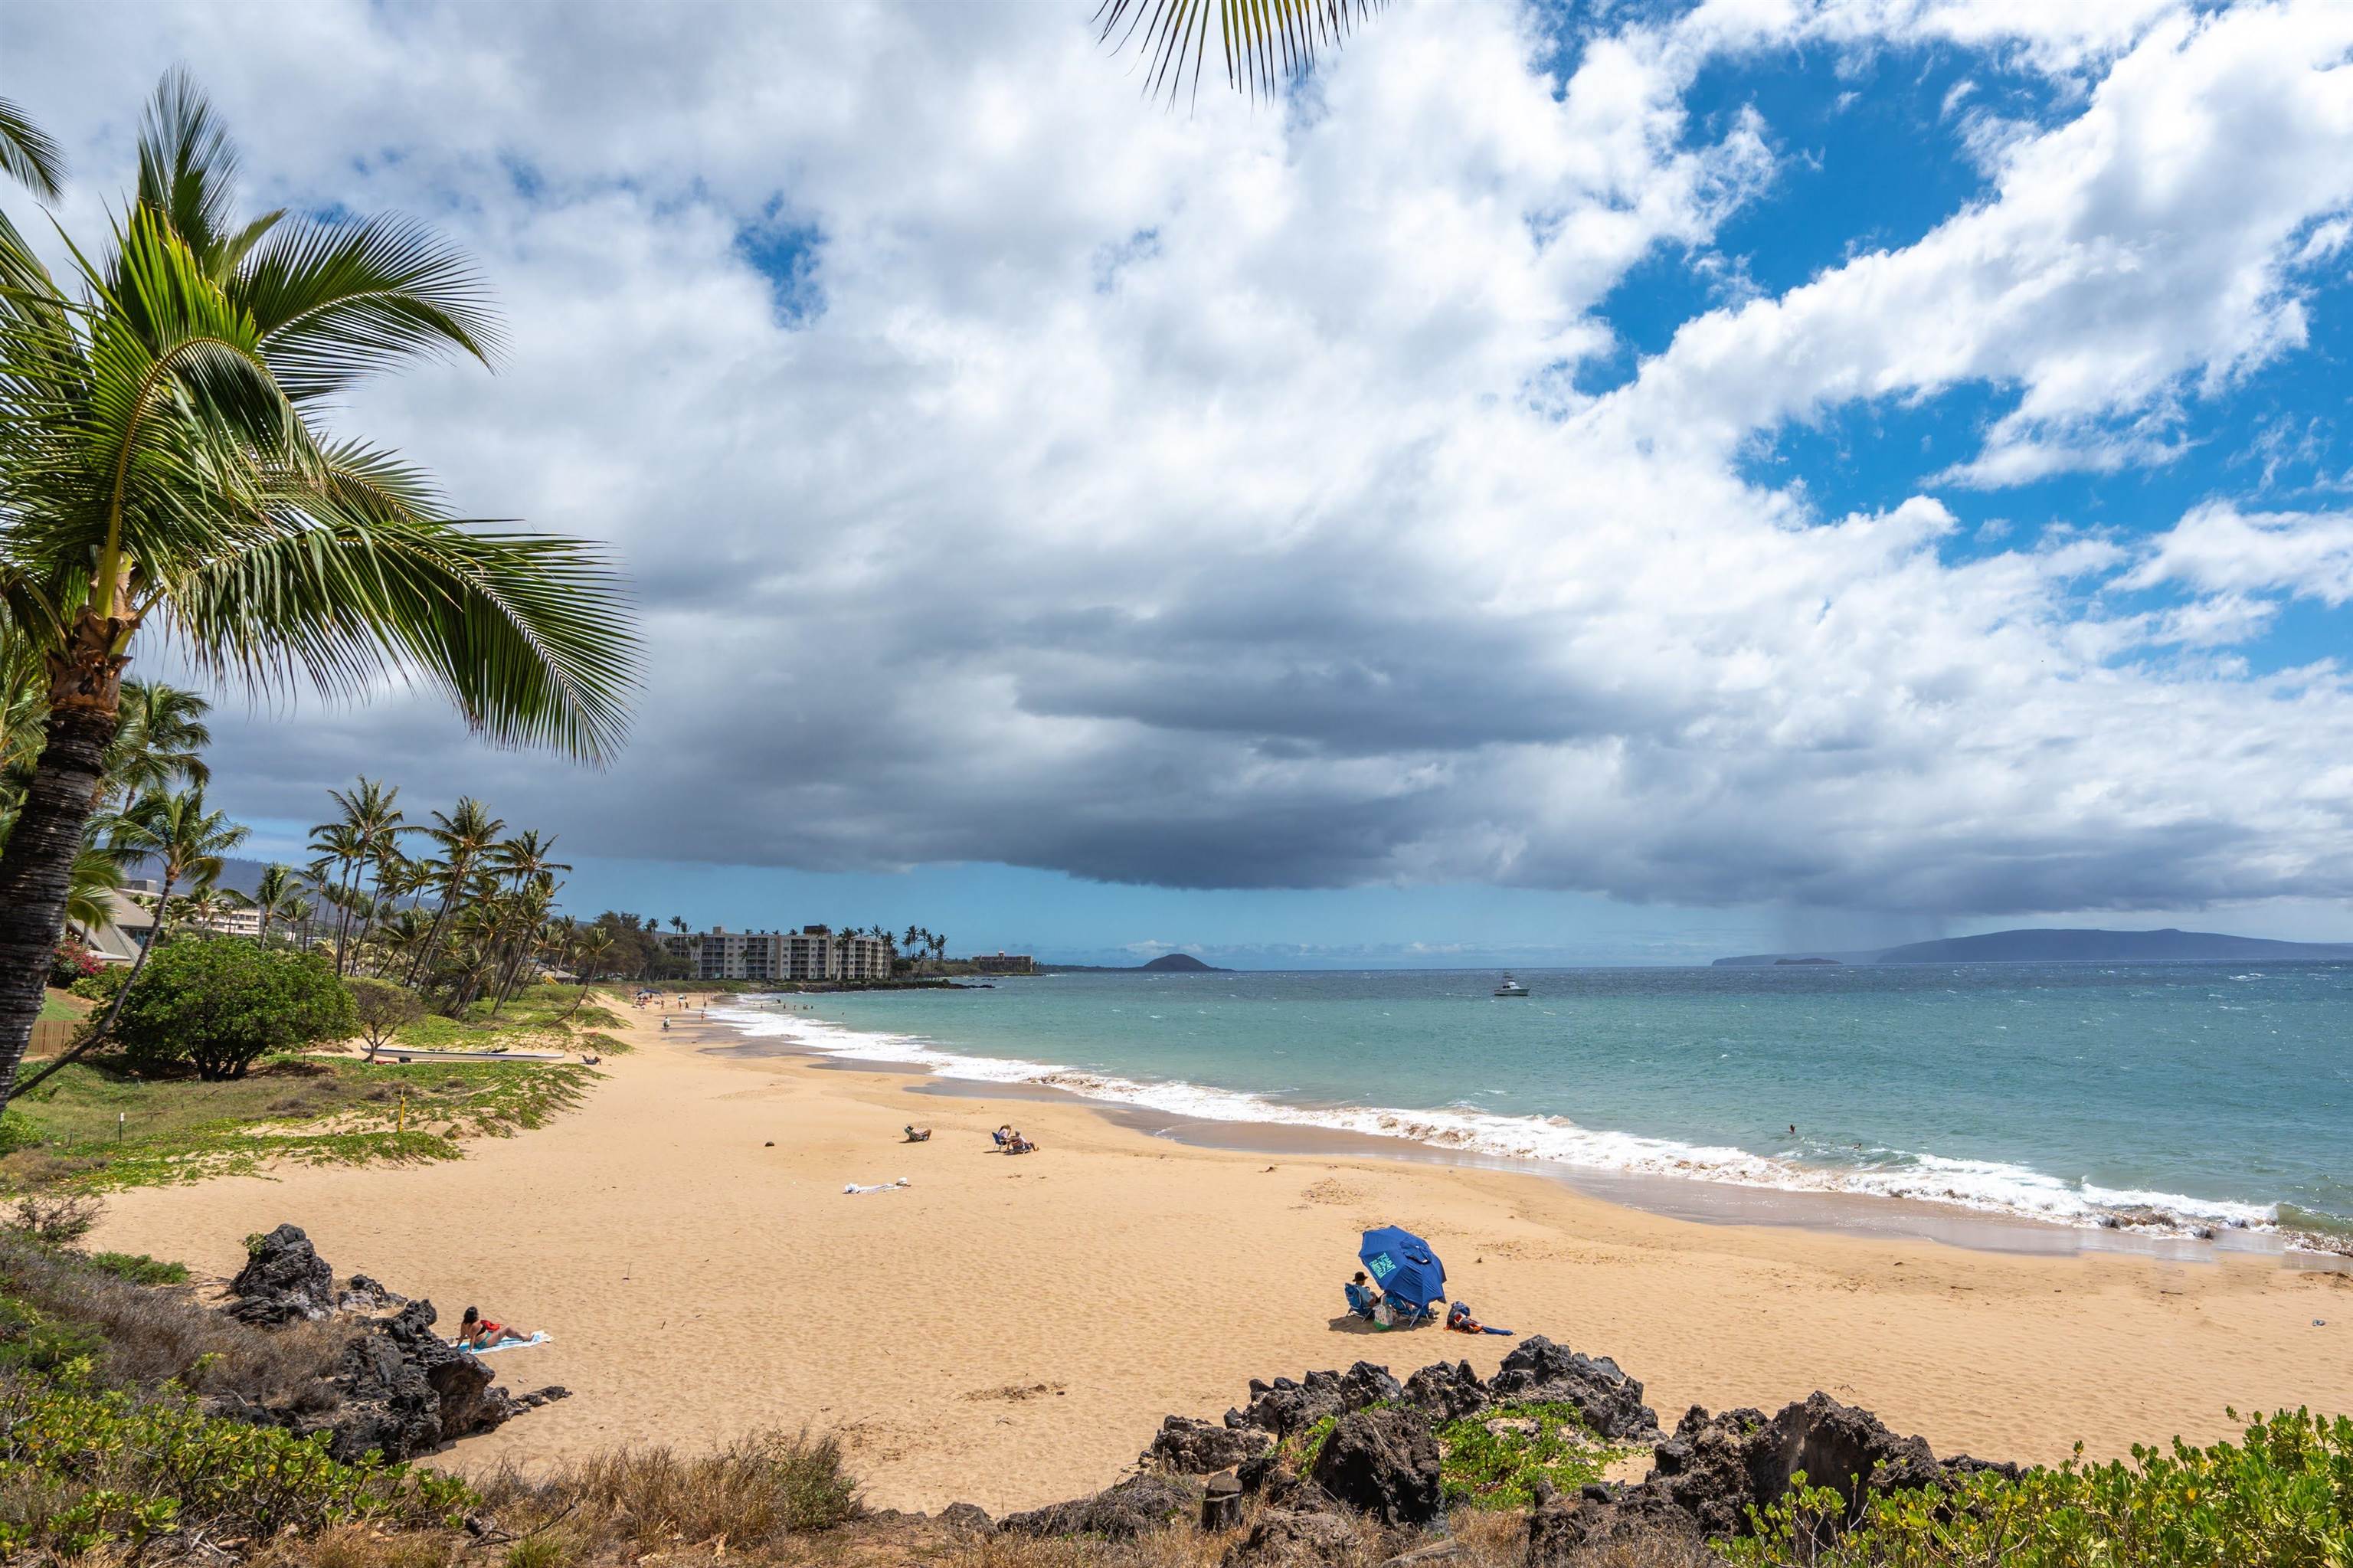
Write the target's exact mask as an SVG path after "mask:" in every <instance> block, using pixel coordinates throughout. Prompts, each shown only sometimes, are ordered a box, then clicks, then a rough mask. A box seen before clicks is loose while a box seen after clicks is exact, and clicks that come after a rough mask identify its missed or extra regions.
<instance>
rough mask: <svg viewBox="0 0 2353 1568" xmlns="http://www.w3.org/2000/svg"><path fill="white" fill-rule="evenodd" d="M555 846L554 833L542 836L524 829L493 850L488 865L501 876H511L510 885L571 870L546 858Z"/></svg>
mask: <svg viewBox="0 0 2353 1568" xmlns="http://www.w3.org/2000/svg"><path fill="white" fill-rule="evenodd" d="M554 847H555V840H554V837H553V836H550V837H548V838H546V839H542V838H541V837H540V836H539V832H538V830H536V829H530V830H526V831H525V832H520V833H517V834H516V835H515V836H514V837H512V838H511V839H508V840H506V841H505V842H502V843H501V844H500V845H499V846H498V847H497V848H496V849H494V850H492V851H491V855H490V864H491V867H492V868H493V869H495V870H496V871H497V872H498V874H500V875H501V876H503V877H507V878H509V879H510V881H509V883H508V885H509V886H510V887H516V888H519V887H521V886H522V885H523V883H524V882H525V881H526V880H528V879H529V878H531V877H534V876H543V875H545V874H549V873H551V872H558V871H570V870H571V869H572V868H571V867H570V866H568V865H565V864H564V863H562V862H561V861H553V860H550V859H548V858H547V855H548V852H549V851H551V850H553V849H554Z"/></svg>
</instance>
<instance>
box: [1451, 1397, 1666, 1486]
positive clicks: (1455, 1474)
mask: <svg viewBox="0 0 2353 1568" xmlns="http://www.w3.org/2000/svg"><path fill="white" fill-rule="evenodd" d="M1438 1450H1439V1456H1440V1476H1441V1478H1442V1479H1443V1485H1444V1488H1445V1497H1446V1501H1447V1503H1448V1505H1449V1506H1451V1507H1468V1508H1478V1509H1524V1508H1528V1507H1531V1506H1533V1505H1534V1503H1535V1497H1536V1490H1537V1486H1538V1483H1539V1482H1542V1483H1545V1484H1547V1485H1549V1486H1551V1487H1552V1488H1553V1489H1554V1490H1556V1491H1561V1492H1574V1491H1576V1490H1577V1489H1578V1488H1579V1487H1582V1486H1584V1485H1586V1484H1587V1483H1588V1482H1590V1481H1598V1480H1599V1479H1600V1478H1601V1474H1602V1471H1603V1470H1605V1469H1607V1468H1608V1467H1609V1465H1610V1464H1611V1462H1613V1461H1614V1460H1617V1459H1620V1458H1622V1457H1624V1456H1625V1454H1626V1453H1627V1452H1628V1451H1627V1450H1625V1449H1623V1448H1618V1447H1613V1446H1610V1445H1609V1444H1608V1443H1605V1442H1603V1441H1602V1440H1601V1439H1600V1438H1599V1437H1597V1436H1594V1434H1593V1432H1592V1430H1591V1429H1590V1428H1589V1427H1588V1426H1587V1425H1586V1423H1585V1418H1584V1416H1583V1414H1581V1413H1580V1412H1579V1411H1578V1410H1577V1406H1575V1405H1574V1404H1567V1403H1565V1402H1546V1403H1541V1404H1514V1405H1505V1406H1502V1407H1499V1408H1497V1409H1493V1410H1485V1411H1481V1412H1480V1413H1478V1414H1473V1415H1465V1416H1462V1417H1461V1418H1460V1419H1459V1420H1454V1421H1450V1422H1447V1423H1446V1424H1445V1425H1442V1426H1440V1428H1439V1429H1438Z"/></svg>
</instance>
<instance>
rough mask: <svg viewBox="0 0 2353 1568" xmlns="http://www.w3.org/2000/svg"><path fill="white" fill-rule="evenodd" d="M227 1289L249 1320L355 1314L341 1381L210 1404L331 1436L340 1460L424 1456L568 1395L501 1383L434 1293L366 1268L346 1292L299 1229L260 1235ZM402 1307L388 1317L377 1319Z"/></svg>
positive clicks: (238, 1416)
mask: <svg viewBox="0 0 2353 1568" xmlns="http://www.w3.org/2000/svg"><path fill="white" fill-rule="evenodd" d="M228 1295H229V1299H228V1301H227V1304H226V1305H224V1306H223V1307H222V1308H221V1310H223V1311H224V1312H226V1313H227V1314H228V1315H229V1316H231V1317H233V1318H236V1319H240V1320H241V1321H244V1322H248V1323H254V1324H259V1325H265V1326H280V1325H284V1324H288V1323H294V1322H304V1321H310V1322H316V1321H321V1320H324V1319H331V1318H336V1317H343V1318H345V1319H349V1321H350V1323H351V1325H352V1329H353V1333H352V1337H351V1338H350V1340H347V1341H346V1342H345V1343H344V1345H343V1350H342V1352H341V1353H340V1355H339V1356H338V1358H337V1360H336V1362H335V1370H334V1373H333V1375H332V1377H331V1378H327V1379H324V1380H322V1381H320V1382H317V1383H312V1384H311V1386H310V1387H308V1388H306V1389H304V1390H303V1391H302V1392H301V1393H300V1394H299V1395H298V1396H296V1397H294V1398H292V1399H290V1400H285V1401H281V1402H279V1403H276V1404H263V1403H261V1402H260V1401H259V1400H256V1399H252V1398H248V1397H247V1396H245V1395H242V1394H237V1393H227V1394H223V1395H219V1396H217V1397H216V1398H215V1399H214V1400H212V1401H211V1402H210V1403H209V1404H208V1406H207V1409H208V1410H209V1412H210V1413H211V1414H216V1415H221V1416H226V1417H228V1418H230V1419H234V1420H238V1421H247V1422H252V1423H254V1424H256V1425H269V1426H282V1427H285V1428H286V1429H288V1430H289V1431H291V1432H294V1433H296V1434H298V1435H300V1436H305V1437H308V1436H314V1435H318V1434H322V1433H323V1434H325V1435H326V1437H327V1447H328V1451H329V1452H330V1453H332V1455H333V1456H334V1457H336V1458H338V1459H345V1460H352V1459H357V1458H359V1457H362V1456H363V1455H366V1454H370V1453H376V1454H381V1455H383V1456H384V1457H385V1458H386V1459H387V1460H393V1461H399V1460H404V1459H413V1458H416V1457H419V1456H420V1455H425V1454H430V1453H432V1452H433V1451H434V1450H435V1449H437V1448H439V1447H440V1446H443V1445H444V1444H447V1443H449V1442H452V1441H454V1440H455V1439H457V1438H459V1437H464V1436H470V1435H471V1434H474V1433H477V1432H487V1431H489V1430H491V1428H492V1427H494V1426H497V1425H501V1423H503V1422H506V1421H508V1420H510V1419H511V1418H512V1417H513V1416H516V1415H518V1414H522V1412H523V1411H525V1410H533V1409H537V1408H538V1407H539V1406H541V1405H543V1404H547V1403H549V1402H550V1401H552V1400H558V1399H563V1398H565V1397H567V1395H568V1393H569V1391H568V1390H565V1389H564V1388H562V1387H558V1386H554V1385H550V1386H549V1387H546V1388H542V1389H536V1390H533V1392H531V1393H525V1394H522V1395H521V1396H520V1397H518V1396H515V1395H512V1394H510V1393H507V1391H506V1390H505V1389H503V1388H498V1387H495V1386H493V1385H492V1383H491V1370H490V1368H489V1367H488V1366H486V1365H484V1364H483V1362H482V1361H480V1358H478V1357H476V1356H473V1355H470V1354H469V1353H468V1352H466V1351H461V1350H459V1349H458V1348H457V1347H456V1346H454V1345H452V1344H450V1343H449V1342H448V1341H447V1340H443V1339H442V1338H441V1337H440V1336H439V1335H438V1334H436V1333H435V1332H434V1331H433V1324H434V1322H435V1319H436V1317H437V1314H436V1313H435V1312H434V1309H433V1303H431V1302H430V1301H411V1300H409V1299H408V1298H406V1297H405V1296H402V1295H400V1294H399V1293H398V1292H396V1291H395V1290H392V1289H390V1288H388V1287H385V1285H383V1284H382V1283H380V1282H378V1281H376V1280H374V1279H370V1278H369V1277H367V1276H366V1275H364V1274H355V1275H353V1277H352V1278H351V1283H350V1284H349V1286H348V1287H345V1288H344V1289H343V1290H342V1291H340V1292H339V1291H337V1290H336V1289H335V1287H334V1271H333V1270H332V1269H331V1268H329V1267H328V1266H327V1262H326V1260H325V1259H324V1258H322V1257H321V1256H320V1255H319V1253H318V1249H317V1248H316V1247H314V1246H312V1245H311V1238H310V1237H309V1236H307V1235H305V1234H303V1233H302V1230H301V1227H300V1226H298V1225H280V1226H279V1227H278V1228H277V1229H276V1230H274V1231H271V1232H270V1233H269V1234H268V1235H266V1236H260V1237H257V1238H256V1239H255V1240H254V1241H253V1243H252V1244H251V1245H250V1246H249V1247H248V1255H247V1258H246V1265H245V1267H244V1268H243V1269H242V1270H240V1271H239V1272H238V1274H237V1277H236V1278H235V1279H234V1280H232V1281H230V1282H229V1287H228ZM388 1308H399V1310H398V1311H396V1312H394V1313H393V1314H392V1315H391V1316H389V1317H375V1316H373V1315H374V1314H376V1313H380V1312H384V1311H385V1310H386V1309H388Z"/></svg>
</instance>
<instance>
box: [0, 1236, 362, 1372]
mask: <svg viewBox="0 0 2353 1568" xmlns="http://www.w3.org/2000/svg"><path fill="white" fill-rule="evenodd" d="M126 1261H130V1260H125V1259H124V1258H123V1255H121V1254H112V1255H108V1254H100V1255H84V1254H82V1253H80V1252H79V1251H76V1250H75V1249H73V1248H71V1247H62V1246H57V1245H50V1244H48V1243H45V1242H42V1241H40V1240H38V1239H37V1238H36V1237H33V1236H30V1235H27V1234H25V1233H24V1232H21V1231H17V1230H14V1229H9V1228H0V1300H5V1303H6V1304H7V1305H6V1312H7V1314H9V1315H12V1316H13V1318H14V1319H16V1320H17V1321H22V1322H28V1323H35V1324H41V1325H47V1328H46V1329H45V1330H43V1332H44V1333H45V1334H46V1335H47V1338H48V1339H49V1340H50V1342H51V1343H52V1344H54V1345H57V1346H58V1347H68V1346H69V1347H70V1348H69V1353H64V1354H59V1353H57V1352H56V1351H51V1352H45V1354H44V1355H43V1356H42V1357H41V1358H40V1359H41V1360H42V1361H44V1363H45V1364H47V1365H51V1366H56V1365H62V1364H64V1362H65V1361H70V1360H75V1359H83V1360H86V1361H88V1363H89V1364H88V1366H87V1368H86V1369H85V1370H86V1373H87V1376H88V1378H89V1379H90V1381H91V1382H92V1383H95V1384H97V1385H100V1386H104V1387H108V1388H122V1389H131V1390H146V1389H153V1388H158V1387H161V1386H163V1385H164V1384H165V1383H172V1384H175V1385H177V1386H179V1387H181V1388H184V1389H185V1390H187V1391H188V1392H189V1393H197V1394H210V1393H226V1392H228V1391H230V1390H235V1391H237V1392H238V1393H246V1394H248V1395H250V1396H251V1397H253V1398H256V1399H259V1400H261V1401H263V1402H264V1403H269V1402H274V1401H284V1400H289V1399H292V1398H295V1397H297V1396H299V1395H300V1394H301V1393H302V1392H303V1391H304V1390H305V1389H307V1388H308V1387H309V1386H310V1385H311V1383H314V1382H315V1381H316V1380H317V1379H319V1378H321V1377H322V1376H324V1375H326V1374H327V1373H328V1372H330V1371H332V1368H333V1365H334V1361H335V1357H336V1354H337V1353H338V1352H339V1351H340V1350H341V1349H342V1346H343V1340H344V1338H345V1335H344V1334H343V1332H339V1331H337V1330H333V1329H332V1328H331V1327H330V1326H328V1325H324V1324H317V1323H294V1324H289V1325H287V1326H286V1327H284V1328H282V1329H270V1330H263V1329H257V1328H254V1327H252V1326H251V1325H249V1324H246V1323H240V1322H238V1321H237V1319H234V1318H230V1317H227V1316H226V1315H224V1314H222V1313H219V1312H216V1311H213V1310H212V1309H211V1308H207V1307H206V1306H205V1305H204V1304H203V1303H201V1302H199V1301H197V1300H196V1299H195V1297H194V1295H193V1294H192V1293H191V1292H189V1291H186V1290H181V1289H174V1288H170V1287H171V1286H173V1285H174V1284H176V1283H178V1280H175V1279H173V1278H170V1277H166V1276H171V1275H177V1276H179V1277H180V1278H181V1279H185V1274H186V1271H185V1268H183V1267H182V1266H180V1265H178V1264H168V1265H166V1264H159V1263H157V1262H156V1261H155V1260H154V1259H153V1258H144V1257H142V1258H138V1259H136V1260H135V1266H128V1267H126V1266H125V1263H126ZM15 1339H16V1336H15V1335H14V1334H12V1333H10V1332H9V1331H8V1330H7V1328H6V1327H5V1324H0V1344H5V1343H10V1342H14V1340H15Z"/></svg>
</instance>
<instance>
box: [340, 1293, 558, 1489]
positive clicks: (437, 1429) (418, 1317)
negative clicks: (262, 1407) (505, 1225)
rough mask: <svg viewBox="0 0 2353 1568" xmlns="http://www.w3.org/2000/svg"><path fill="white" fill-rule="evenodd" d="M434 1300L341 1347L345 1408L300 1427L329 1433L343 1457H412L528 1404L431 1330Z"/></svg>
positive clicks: (486, 1428) (415, 1304)
mask: <svg viewBox="0 0 2353 1568" xmlns="http://www.w3.org/2000/svg"><path fill="white" fill-rule="evenodd" d="M435 1317H436V1314H435V1312H434V1310H433V1303H431V1302H430V1301H412V1302H410V1303H409V1304H408V1305H407V1306H406V1307H404V1308H401V1309H400V1311H399V1312H398V1313H397V1314H396V1315H395V1316H393V1317H390V1318H387V1319H383V1320H382V1321H381V1322H379V1323H377V1324H376V1325H375V1327H374V1329H373V1330H371V1331H370V1332H367V1333H364V1334H361V1335H359V1336H358V1337H357V1338H355V1339H353V1340H352V1342H351V1343H350V1344H348V1345H346V1346H344V1347H343V1360H342V1361H341V1362H340V1363H339V1364H338V1365H337V1367H336V1372H335V1386H336V1388H337V1390H338V1391H339V1392H340V1393H342V1394H343V1402H342V1404H341V1405H340V1406H339V1407H338V1408H337V1409H336V1410H335V1411H334V1412H333V1414H332V1415H330V1416H328V1417H326V1418H325V1419H323V1420H322V1421H320V1422H317V1423H315V1424H312V1425H310V1426H308V1427H307V1428H298V1430H307V1431H325V1432H328V1433H330V1434H331V1435H332V1436H330V1437H329V1439H328V1445H327V1446H328V1449H329V1451H330V1452H332V1454H333V1455H334V1456H335V1457H337V1458H338V1459H356V1458H358V1457H360V1456H361V1455H363V1454H365V1453H367V1452H369V1451H370V1450H372V1449H373V1450H375V1451H376V1452H379V1453H381V1454H383V1456H384V1457H385V1458H387V1459H410V1458H415V1457H417V1456H418V1455H421V1454H429V1453H431V1452H433V1450H435V1449H436V1448H438V1447H439V1446H441V1445H442V1444H444V1443H448V1442H452V1441H455V1440H456V1439H458V1438H459V1437H465V1436H470V1435H472V1434H474V1433H477V1432H488V1431H489V1430H491V1428H492V1427H494V1426H497V1425H500V1424H501V1423H502V1422H504V1421H506V1420H507V1419H508V1418H509V1417H510V1416H512V1415H515V1414H518V1413H520V1412H521V1411H522V1409H524V1408H526V1407H525V1406H524V1405H523V1404H522V1403H521V1402H519V1401H517V1400H515V1399H512V1398H511V1397H510V1396H509V1395H508V1393H507V1391H506V1390H504V1389H502V1388H496V1387H493V1386H492V1385H491V1369H490V1368H489V1367H488V1366H485V1365H484V1364H483V1363H482V1361H480V1358H478V1357H475V1356H471V1355H469V1354H467V1353H466V1352H465V1351H460V1350H458V1349H456V1348H455V1347H453V1346H452V1345H450V1344H449V1343H448V1341H447V1340H443V1339H442V1338H441V1337H440V1336H439V1335H438V1334H436V1333H435V1332H433V1323H434V1319H435Z"/></svg>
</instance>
